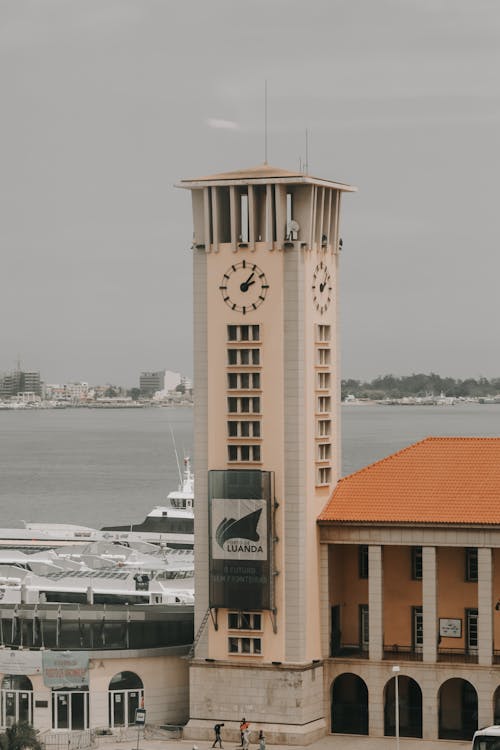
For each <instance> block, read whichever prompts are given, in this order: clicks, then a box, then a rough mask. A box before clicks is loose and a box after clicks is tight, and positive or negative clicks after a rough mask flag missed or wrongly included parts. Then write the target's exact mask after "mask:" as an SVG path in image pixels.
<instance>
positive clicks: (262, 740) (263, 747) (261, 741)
mask: <svg viewBox="0 0 500 750" xmlns="http://www.w3.org/2000/svg"><path fill="white" fill-rule="evenodd" d="M259 750H266V738H265V737H264V732H263V731H262V729H261V730H260V732H259Z"/></svg>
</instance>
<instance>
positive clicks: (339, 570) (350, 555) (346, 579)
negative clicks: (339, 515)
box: [330, 544, 368, 645]
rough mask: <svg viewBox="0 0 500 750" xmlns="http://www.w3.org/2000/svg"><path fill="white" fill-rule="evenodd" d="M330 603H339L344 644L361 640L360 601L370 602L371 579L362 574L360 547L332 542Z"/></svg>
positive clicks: (363, 602)
mask: <svg viewBox="0 0 500 750" xmlns="http://www.w3.org/2000/svg"><path fill="white" fill-rule="evenodd" d="M330 550H331V551H330V586H331V588H330V603H331V605H332V606H333V605H335V604H338V605H339V606H340V622H341V633H342V641H341V642H342V644H343V645H346V644H347V645H355V644H358V643H359V605H360V604H368V579H367V578H360V577H359V570H358V547H357V546H356V545H351V544H347V545H331V546H330Z"/></svg>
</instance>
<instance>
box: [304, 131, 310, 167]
mask: <svg viewBox="0 0 500 750" xmlns="http://www.w3.org/2000/svg"><path fill="white" fill-rule="evenodd" d="M308 172H309V131H308V129H307V128H306V158H305V162H304V174H307V173H308Z"/></svg>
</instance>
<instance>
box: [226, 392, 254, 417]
mask: <svg viewBox="0 0 500 750" xmlns="http://www.w3.org/2000/svg"><path fill="white" fill-rule="evenodd" d="M227 410H228V412H229V413H231V414H238V413H240V414H260V397H259V396H229V397H228V399H227Z"/></svg>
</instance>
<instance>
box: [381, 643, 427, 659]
mask: <svg viewBox="0 0 500 750" xmlns="http://www.w3.org/2000/svg"><path fill="white" fill-rule="evenodd" d="M383 658H384V659H386V660H387V661H392V660H394V661H422V651H421V650H420V649H419V650H417V649H416V648H415V647H414V646H401V645H399V643H393V644H392V645H388V644H385V643H384V655H383Z"/></svg>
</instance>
